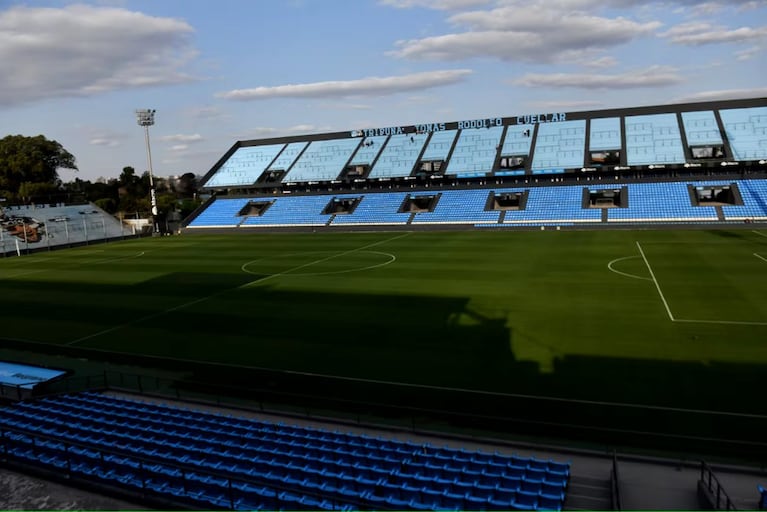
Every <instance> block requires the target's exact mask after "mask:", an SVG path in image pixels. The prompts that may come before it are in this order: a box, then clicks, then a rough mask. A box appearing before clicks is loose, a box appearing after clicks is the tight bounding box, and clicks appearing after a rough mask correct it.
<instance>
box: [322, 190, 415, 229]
mask: <svg viewBox="0 0 767 512" xmlns="http://www.w3.org/2000/svg"><path fill="white" fill-rule="evenodd" d="M406 195H407V194H406V193H405V192H389V193H378V194H367V195H365V196H364V197H363V198H362V201H361V202H360V204H359V206H358V207H357V209H356V210H354V213H352V214H351V215H338V216H337V217H336V218H335V219H334V220H333V223H332V225H334V226H335V225H347V226H353V225H363V224H368V225H371V224H378V225H387V224H388V225H393V224H405V223H407V221H408V218H409V216H410V214H409V213H404V212H403V213H400V212H399V207H400V206H401V205H402V202H403V201H404V200H405V196H406ZM324 197H325V198H326V202H327V200H329V199H331V197H332V196H324Z"/></svg>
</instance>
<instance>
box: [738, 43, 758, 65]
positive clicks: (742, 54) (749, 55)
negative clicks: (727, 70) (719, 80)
mask: <svg viewBox="0 0 767 512" xmlns="http://www.w3.org/2000/svg"><path fill="white" fill-rule="evenodd" d="M761 51H762V49H761V48H760V47H758V46H752V47H751V48H746V49H745V50H740V51H738V52H735V60H740V61H744V60H751V59H753V58H754V57H756V55H757V54H759V52H761Z"/></svg>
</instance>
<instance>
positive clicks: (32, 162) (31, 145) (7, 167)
mask: <svg viewBox="0 0 767 512" xmlns="http://www.w3.org/2000/svg"><path fill="white" fill-rule="evenodd" d="M59 169H73V170H77V165H76V164H75V157H74V156H72V154H71V153H70V152H69V151H67V150H66V149H64V147H63V146H62V145H61V144H59V143H58V142H56V141H55V140H48V139H46V138H45V137H44V136H43V135H37V136H35V137H27V136H24V135H8V136H6V137H4V138H2V139H0V189H4V190H7V191H9V192H11V193H12V194H13V195H19V187H21V184H22V183H25V182H27V183H48V184H51V185H54V184H56V183H57V181H58V177H59V176H58V170H59Z"/></svg>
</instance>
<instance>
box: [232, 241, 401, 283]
mask: <svg viewBox="0 0 767 512" xmlns="http://www.w3.org/2000/svg"><path fill="white" fill-rule="evenodd" d="M409 234H410V232H407V233H405V234H404V235H398V236H395V237H393V238H388V239H386V240H381V241H380V242H374V243H372V244H368V245H364V246H362V247H358V248H357V249H351V250H349V251H346V252H342V253H339V254H332V255H330V256H328V257H326V258H322V259H319V260H316V261H310V262H309V263H304V264H303V265H299V266H297V267H294V268H291V269H288V270H286V271H285V272H279V273H277V274H271V275H268V276H265V277H261V278H259V279H256V280H254V281H251V282H249V283H245V284H244V285H242V286H240V287H239V288H248V287H249V286H252V285H254V284H260V283H263V282H264V281H267V280H269V279H271V278H273V277H280V276H284V275H288V274H290V273H291V272H295V271H296V270H301V269H302V268H306V267H310V266H312V265H318V264H320V263H324V262H326V261H329V260H332V259H335V258H340V257H341V256H347V255H349V254H353V253H355V252H359V251H364V250H365V249H370V248H371V247H375V246H377V245H381V244H385V243H386V242H391V241H393V240H397V239H399V238H404V237H406V236H408V235H409ZM244 266H245V265H243V267H244ZM243 272H246V270H245V269H244V268H243Z"/></svg>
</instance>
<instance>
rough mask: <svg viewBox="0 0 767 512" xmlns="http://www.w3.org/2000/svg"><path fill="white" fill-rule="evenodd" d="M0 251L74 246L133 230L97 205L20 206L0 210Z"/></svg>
mask: <svg viewBox="0 0 767 512" xmlns="http://www.w3.org/2000/svg"><path fill="white" fill-rule="evenodd" d="M0 224H1V225H2V229H0V250H2V252H7V251H14V250H15V248H16V243H17V242H18V243H19V244H20V247H21V248H22V249H37V248H48V247H54V246H59V245H60V246H67V245H78V244H84V243H89V242H94V241H99V240H109V239H114V238H120V237H124V236H130V235H132V234H134V233H133V231H132V230H131V229H129V228H127V227H123V225H122V223H121V222H120V221H119V220H118V219H116V218H114V217H113V216H112V215H109V214H108V213H107V212H105V211H104V210H102V209H101V208H99V207H98V206H96V205H94V204H92V203H88V204H79V205H20V206H11V207H7V208H4V209H3V210H2V211H0Z"/></svg>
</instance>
